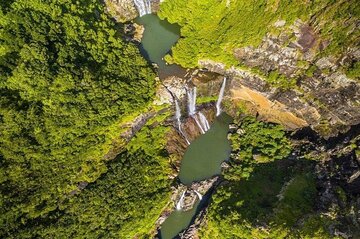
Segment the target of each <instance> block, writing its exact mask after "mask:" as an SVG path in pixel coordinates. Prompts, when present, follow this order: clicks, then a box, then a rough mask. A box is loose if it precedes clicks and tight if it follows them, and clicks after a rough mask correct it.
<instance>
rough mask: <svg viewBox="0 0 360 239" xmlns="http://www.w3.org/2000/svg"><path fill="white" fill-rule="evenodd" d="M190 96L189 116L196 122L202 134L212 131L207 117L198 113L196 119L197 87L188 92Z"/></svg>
mask: <svg viewBox="0 0 360 239" xmlns="http://www.w3.org/2000/svg"><path fill="white" fill-rule="evenodd" d="M187 96H188V110H189V115H190V116H191V117H192V118H193V119H194V120H195V122H196V124H197V125H198V127H199V129H200V131H201V133H202V134H204V133H205V132H206V131H208V130H209V129H210V125H209V122H208V121H207V119H206V117H205V115H203V114H202V113H201V112H199V113H198V116H199V119H198V117H196V87H194V88H193V89H192V91H190V90H188V91H187Z"/></svg>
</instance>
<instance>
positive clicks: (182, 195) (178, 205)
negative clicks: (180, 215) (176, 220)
mask: <svg viewBox="0 0 360 239" xmlns="http://www.w3.org/2000/svg"><path fill="white" fill-rule="evenodd" d="M185 192H186V191H184V192H183V193H182V194H181V197H180V199H179V201H178V203H177V204H176V210H178V211H180V210H181V208H182V205H183V201H184V196H185Z"/></svg>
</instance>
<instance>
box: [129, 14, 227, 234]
mask: <svg viewBox="0 0 360 239" xmlns="http://www.w3.org/2000/svg"><path fill="white" fill-rule="evenodd" d="M136 22H137V23H138V24H142V25H144V26H145V31H144V35H143V38H142V42H141V45H142V48H143V49H142V51H143V53H144V56H145V57H146V58H147V59H148V60H149V61H151V62H154V63H156V64H157V65H158V67H159V69H158V71H159V75H160V78H161V79H162V78H163V77H165V76H167V75H181V74H183V73H184V72H185V70H184V69H182V68H181V67H179V66H177V65H170V66H169V65H166V64H165V62H164V60H163V57H164V56H165V55H166V54H167V53H168V52H169V50H170V49H171V47H172V46H173V45H174V44H175V43H176V41H177V40H178V39H179V37H180V28H179V26H178V25H175V24H170V23H168V22H167V21H163V20H160V19H159V18H158V17H157V16H156V15H153V14H149V15H145V16H142V17H141V18H138V19H136ZM231 120H232V119H231V117H230V116H228V115H226V114H221V115H220V116H219V117H217V118H216V119H215V122H214V123H213V124H212V125H211V128H210V130H208V131H207V132H206V133H205V134H203V135H201V136H199V137H198V138H197V139H196V140H194V141H193V142H192V143H191V145H190V146H189V147H188V148H187V150H186V152H185V155H184V158H183V159H182V162H181V168H180V174H179V178H180V181H181V182H182V183H183V184H185V185H190V184H191V183H192V182H193V181H200V180H204V179H207V178H210V177H212V176H214V175H216V174H219V173H220V171H221V163H222V162H223V161H225V160H227V159H228V157H229V154H230V143H229V141H228V140H227V132H228V126H229V123H230V122H231ZM204 200H207V198H206V197H204V198H203V201H204ZM203 201H201V202H199V201H197V202H196V204H195V206H194V207H193V209H191V210H189V211H182V210H179V211H177V210H175V211H174V212H172V213H171V215H170V216H169V217H168V218H167V219H166V220H165V222H164V223H163V224H162V225H161V231H160V234H161V238H162V239H172V238H174V237H175V236H177V235H178V233H179V232H181V231H182V230H184V229H185V228H187V227H188V226H189V224H190V223H191V220H192V218H193V217H194V216H195V215H196V213H197V210H198V206H199V205H200V207H201V204H202V202H203Z"/></svg>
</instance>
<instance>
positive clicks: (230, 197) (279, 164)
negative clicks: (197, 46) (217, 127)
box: [200, 116, 336, 239]
mask: <svg viewBox="0 0 360 239" xmlns="http://www.w3.org/2000/svg"><path fill="white" fill-rule="evenodd" d="M240 118H241V117H240ZM237 124H238V126H239V128H238V130H237V133H232V134H231V137H230V140H231V143H232V149H233V150H232V157H231V159H230V162H229V164H230V167H229V168H228V169H226V170H225V171H224V173H223V176H224V178H225V179H227V181H226V182H225V183H223V185H222V186H220V187H219V188H218V189H217V190H216V192H215V194H214V195H213V197H212V202H211V204H210V206H209V209H208V213H207V220H206V222H207V223H206V225H205V226H204V227H203V228H201V236H200V238H204V239H207V238H222V239H225V238H229V239H234V238H243V239H247V238H263V239H268V238H271V239H275V238H276V239H280V238H294V239H295V238H308V239H310V238H319V239H320V238H321V239H324V238H332V237H331V235H330V234H329V230H328V227H329V226H330V225H334V224H335V223H336V222H334V221H332V219H331V218H330V217H328V216H325V215H322V214H320V213H319V212H317V211H316V209H315V202H316V196H317V190H316V187H315V183H316V182H315V175H314V166H315V163H314V162H312V161H300V160H295V159H289V158H287V156H288V155H289V154H290V151H291V147H290V141H289V140H288V139H287V138H286V135H285V132H284V130H283V128H282V127H281V126H279V125H275V124H268V123H263V122H260V121H257V120H256V119H255V118H253V117H249V116H246V117H242V119H238V122H237Z"/></svg>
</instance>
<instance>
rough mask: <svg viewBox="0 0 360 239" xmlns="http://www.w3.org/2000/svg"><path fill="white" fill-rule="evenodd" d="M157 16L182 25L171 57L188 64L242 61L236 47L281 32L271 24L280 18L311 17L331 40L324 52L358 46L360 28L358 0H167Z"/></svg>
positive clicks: (333, 52) (233, 63) (289, 20)
mask: <svg viewBox="0 0 360 239" xmlns="http://www.w3.org/2000/svg"><path fill="white" fill-rule="evenodd" d="M227 3H229V5H228V6H227ZM159 16H160V17H161V18H167V19H168V20H169V21H170V22H171V23H175V22H176V23H178V24H179V25H180V26H181V27H182V28H181V36H182V37H183V38H181V39H180V40H179V42H178V43H177V44H176V46H175V47H173V49H172V59H171V61H172V62H176V63H178V64H181V65H182V66H184V67H195V66H197V65H198V61H199V60H201V59H210V60H214V61H219V62H223V63H225V64H227V66H230V65H235V66H236V65H239V63H238V62H237V61H236V59H235V58H234V55H233V51H234V49H236V48H240V47H245V46H254V47H257V46H258V45H259V44H260V43H261V41H262V39H263V37H264V36H265V35H266V33H268V32H270V33H273V34H275V35H277V34H278V33H279V29H277V28H275V27H274V26H273V24H274V23H275V22H276V21H278V20H285V21H286V26H289V25H292V24H294V21H295V20H296V19H301V20H302V21H303V22H310V25H311V26H313V27H314V28H316V29H317V30H318V33H319V34H320V37H321V38H322V39H323V40H325V41H328V40H329V43H330V44H329V46H328V47H327V48H326V49H325V50H324V51H322V52H321V54H323V55H327V54H335V55H339V54H340V53H342V52H343V51H344V50H345V49H346V48H348V47H350V46H355V44H356V42H357V41H358V36H359V31H360V30H359V28H358V27H356V24H357V21H358V18H359V17H360V6H359V4H357V1H356V0H350V1H349V0H341V1H328V0H317V1H295V0H291V1H281V0H280V1H275V0H272V1H266V0H260V1H259V0H250V1H249V0H231V1H227V0H192V1H182V0H171V1H170V0H165V1H164V2H163V3H162V5H161V11H160V13H159ZM310 19H313V20H311V21H310ZM167 59H169V57H167Z"/></svg>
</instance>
